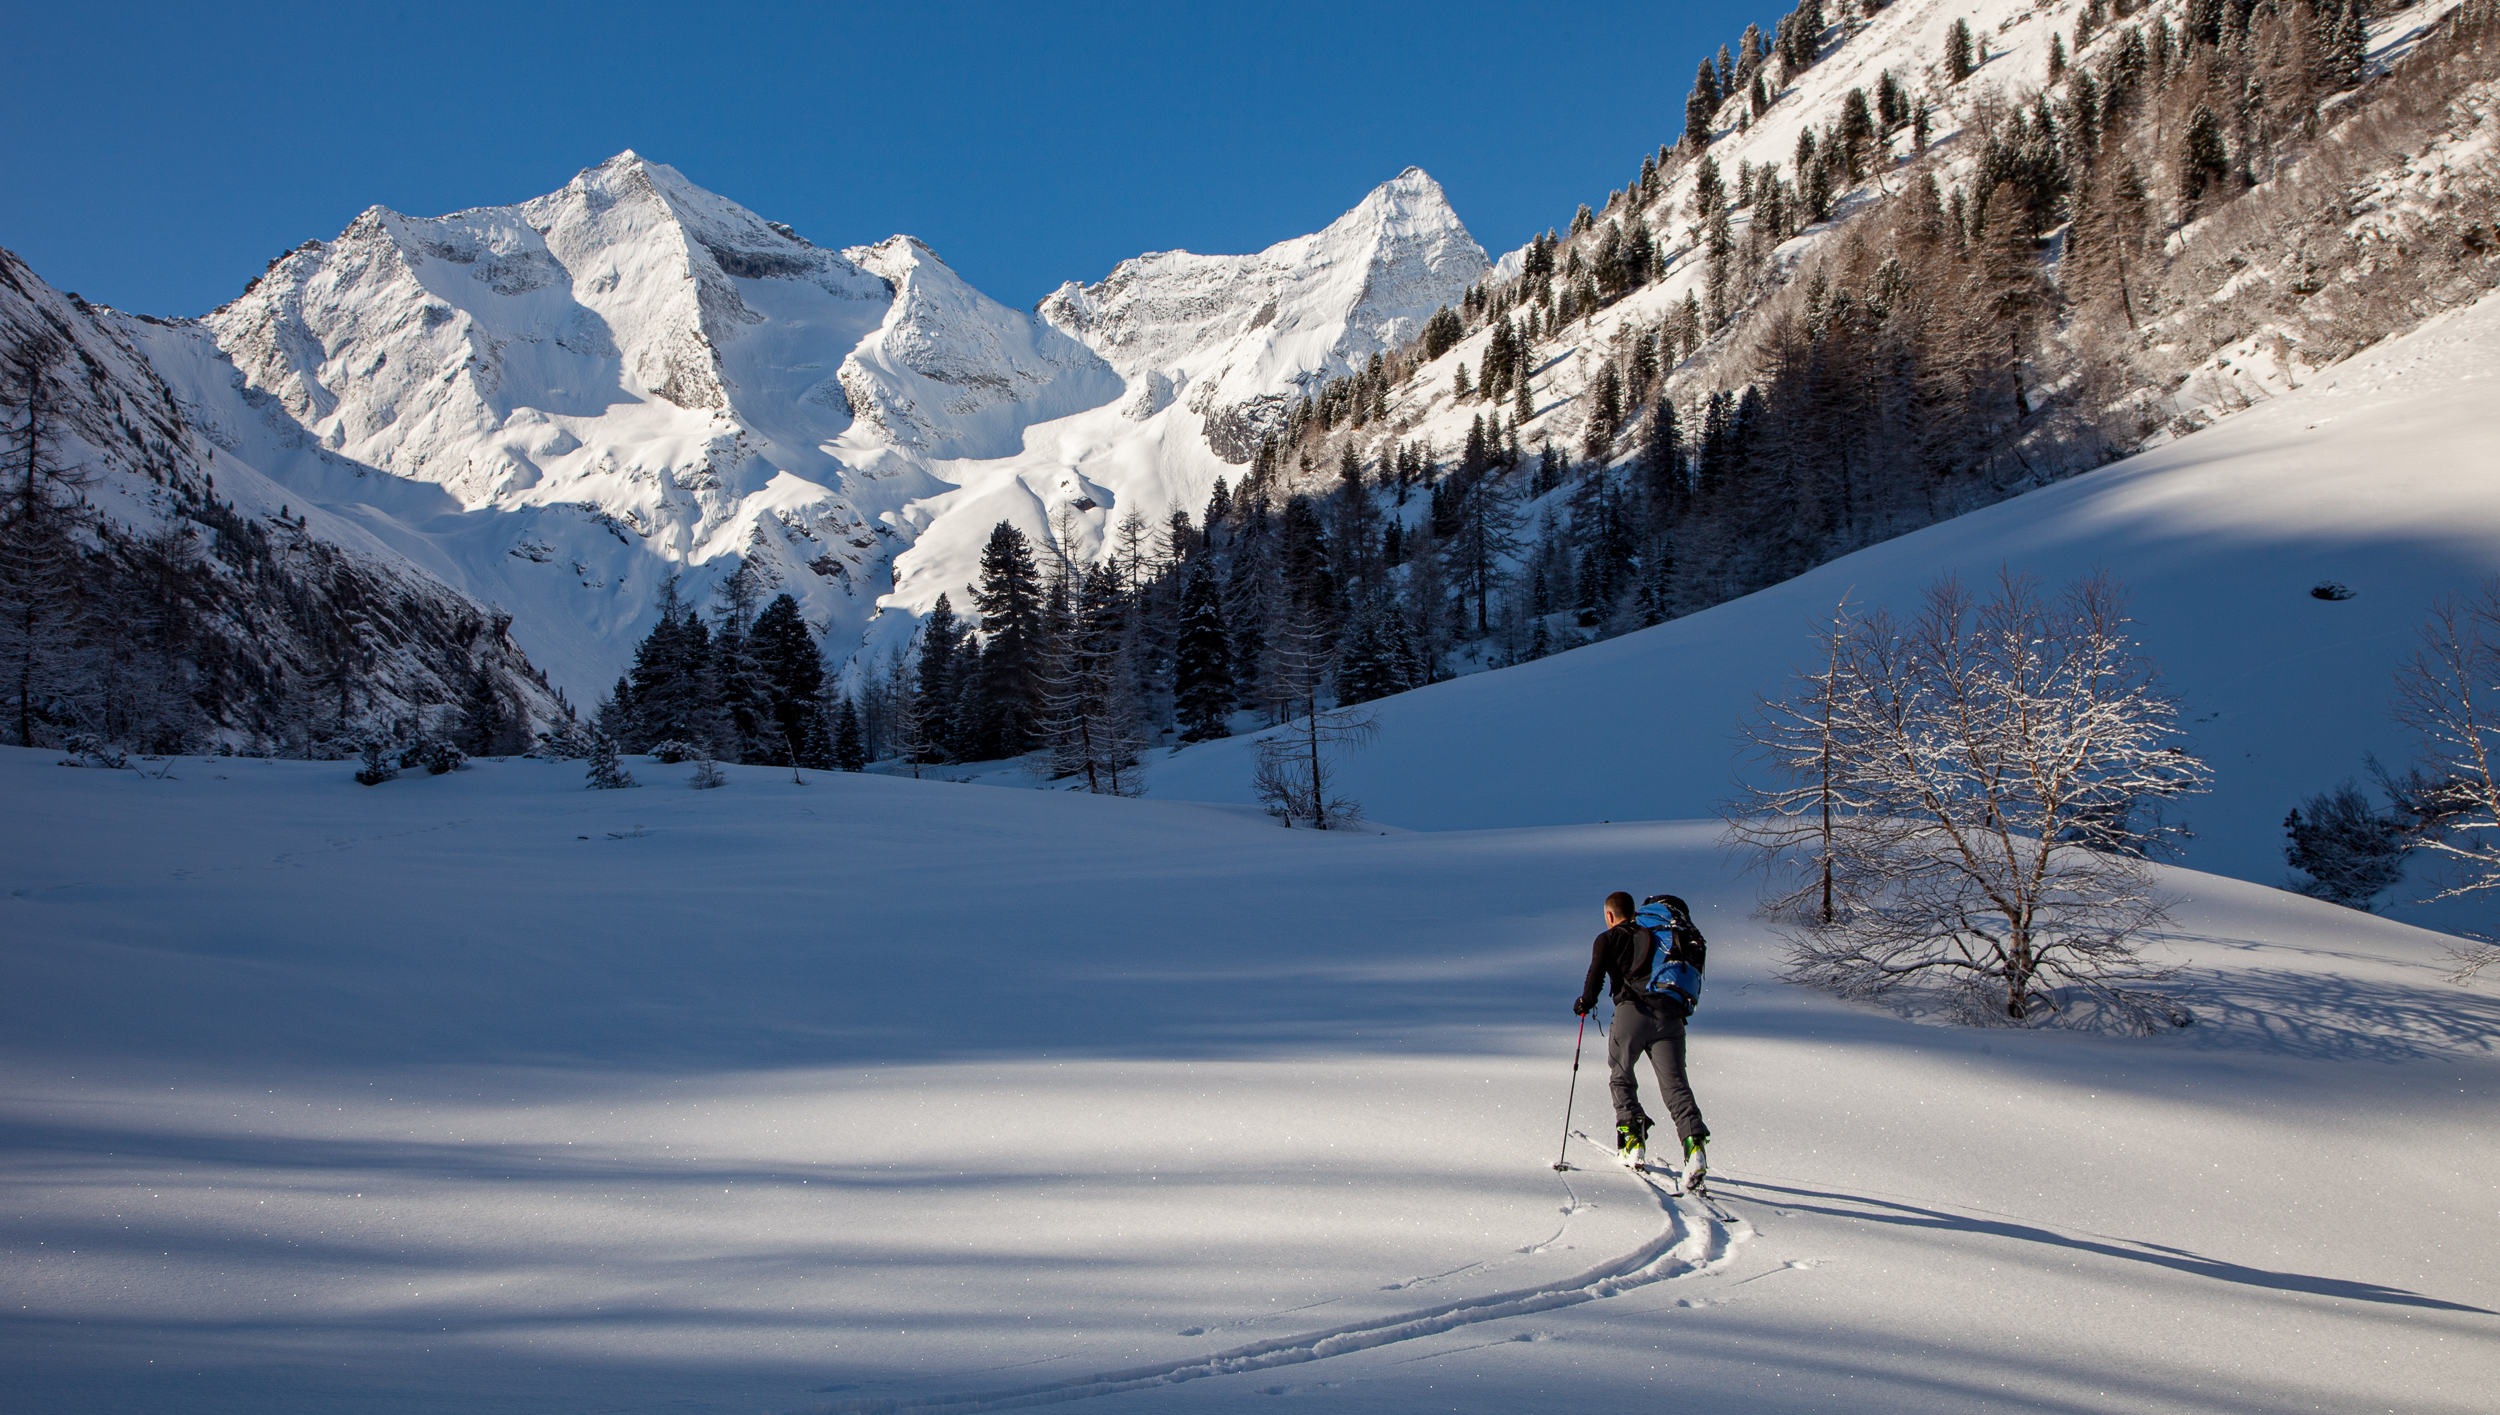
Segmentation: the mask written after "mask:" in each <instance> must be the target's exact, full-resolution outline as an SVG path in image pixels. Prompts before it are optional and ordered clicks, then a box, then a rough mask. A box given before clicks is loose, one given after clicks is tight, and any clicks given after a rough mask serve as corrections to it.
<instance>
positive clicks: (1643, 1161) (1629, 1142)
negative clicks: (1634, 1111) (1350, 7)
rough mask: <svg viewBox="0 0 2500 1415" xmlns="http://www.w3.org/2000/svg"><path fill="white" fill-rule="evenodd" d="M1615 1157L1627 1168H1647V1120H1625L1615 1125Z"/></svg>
mask: <svg viewBox="0 0 2500 1415" xmlns="http://www.w3.org/2000/svg"><path fill="white" fill-rule="evenodd" d="M1615 1158H1616V1159H1617V1160H1619V1161H1621V1162H1622V1163H1623V1165H1624V1167H1625V1168H1627V1169H1637V1170H1646V1169H1648V1168H1649V1122H1648V1121H1646V1120H1627V1121H1624V1122H1622V1123H1620V1124H1618V1125H1616V1126H1615Z"/></svg>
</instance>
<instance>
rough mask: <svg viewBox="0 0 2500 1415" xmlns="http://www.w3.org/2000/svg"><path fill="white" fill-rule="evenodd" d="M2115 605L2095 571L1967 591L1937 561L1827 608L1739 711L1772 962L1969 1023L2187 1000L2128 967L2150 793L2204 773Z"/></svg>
mask: <svg viewBox="0 0 2500 1415" xmlns="http://www.w3.org/2000/svg"><path fill="white" fill-rule="evenodd" d="M2126 624H2127V619H2126V614H2125V601H2124V595H2123V592H2122V591H2121V590H2120V589H2119V587H2118V586H2117V584H2116V583H2115V582H2114V581H2113V580H2111V579H2110V578H2109V577H2108V576H2107V575H2095V576H2091V577H2087V578H2085V579H2082V580H2078V581H2076V582H2075V583H2074V584H2072V585H2070V586H2068V587H2067V589H2066V590H2065V592H2064V593H2063V594H2061V595H2059V596H2058V597H2057V598H2056V599H2054V600H2051V599H2050V598H2048V597H2047V596H2046V595H2045V594H2044V593H2043V592H2042V590H2041V588H2040V586H2039V584H2038V582H2037V581H2035V580H2033V579H2032V578H2030V577H2028V576H2022V575H2016V574H2013V573H2011V572H2008V573H2006V574H2005V575H2004V576H2003V577H2002V578H2001V579H2000V580H1999V582H1998V584H1997V586H1996V590H1995V593H1994V594H1993V596H1992V597H1991V598H1990V599H1989V600H1988V601H1987V602H1986V603H1984V604H1982V603H1980V602H1978V601H1977V600H1976V599H1975V598H1974V597H1973V596H1972V595H1971V593H1970V592H1969V591H1968V590H1967V589H1965V588H1964V587H1963V586H1962V585H1961V584H1960V583H1959V582H1958V581H1956V580H1953V579H1951V578H1947V579H1945V580H1942V581H1939V582H1938V583H1937V584H1936V585H1935V586H1934V587H1932V588H1931V589H1930V590H1929V591H1928V595H1927V600H1926V603H1925V604H1924V605H1923V606H1922V607H1921V609H1920V612H1919V614H1918V616H1917V618H1915V619H1914V620H1912V621H1911V622H1909V623H1908V624H1906V625H1902V624H1896V623H1895V622H1894V621H1893V620H1892V619H1891V617H1890V616H1889V615H1885V614H1881V613H1878V614H1874V615H1870V616H1866V617H1863V618H1852V617H1851V615H1850V614H1849V611H1848V608H1847V606H1846V605H1845V603H1844V604H1843V605H1842V606H1840V607H1838V608H1836V609H1835V611H1834V616H1833V620H1832V623H1831V625H1830V626H1829V627H1828V628H1827V629H1826V630H1825V631H1824V633H1823V635H1822V643H1821V644H1820V645H1819V646H1818V648H1819V652H1818V661H1819V664H1818V667H1817V668H1816V669H1814V670H1813V671H1810V672H1807V673H1805V674H1802V675H1800V688H1799V690H1798V691H1797V692H1795V693H1793V694H1792V695H1791V696H1789V697H1788V698H1787V699H1785V700H1784V701H1766V702H1764V703H1762V704H1761V706H1760V708H1759V710H1758V711H1757V713H1756V715H1755V717H1754V718H1753V719H1752V720H1751V721H1750V722H1749V723H1748V724H1747V728H1746V731H1747V735H1748V737H1749V739H1750V740H1751V742H1752V743H1753V745H1754V747H1755V749H1756V760H1757V762H1758V763H1759V765H1760V767H1761V768H1762V770H1761V772H1760V774H1759V777H1758V779H1757V780H1755V781H1753V782H1749V783H1747V784H1746V785H1745V786H1744V788H1743V789H1742V792H1741V794H1740V795H1739V797H1738V798H1737V799H1736V800H1735V801H1733V802H1731V803H1730V805H1729V808H1728V820H1729V832H1730V839H1731V841H1732V842H1733V843H1735V844H1737V845H1739V846H1742V847H1745V848H1748V849H1750V850H1752V851H1754V852H1756V853H1757V856H1758V859H1759V861H1760V863H1762V864H1764V865H1765V866H1767V867H1768V868H1769V869H1770V871H1771V880H1772V883H1771V885H1770V888H1769V891H1768V898H1767V899H1766V910H1767V912H1770V913H1771V914H1772V915H1773V916H1774V917H1776V918H1779V919H1782V920H1783V921H1784V925H1785V932H1786V934H1787V937H1788V939H1789V942H1790V947H1791V956H1790V961H1789V976H1790V977H1791V978H1792V979H1794V980H1796V981H1799V982H1803V983H1807V984H1809V985H1811V986H1817V987H1823V988H1827V989H1830V990H1832V991H1835V992H1838V993H1841V994H1842V995H1844V996H1857V997H1874V996H1881V995H1884V994H1887V993H1892V992H1894V991H1896V990H1898V989H1903V988H1908V987H1920V988H1927V989H1934V990H1939V991H1942V992H1943V993H1945V994H1946V995H1948V996H1949V997H1950V998H1951V1000H1952V1001H1953V1003H1954V1004H1955V1006H1956V1008H1957V1010H1958V1011H1960V1012H1961V1013H1962V1014H1963V1015H1964V1016H1965V1017H1968V1018H1970V1019H1972V1020H1979V1019H1981V1018H1986V1017H2002V1018H2007V1019H2010V1020H2012V1021H2015V1022H2018V1023H2020V1022H2027V1021H2033V1020H2037V1019H2041V1018H2044V1017H2048V1016H2052V1015H2058V1014H2070V1015H2071V1014H2076V1013H2079V1012H2081V1011H2082V1010H2083V1009H2080V1008H2078V1007H2077V1006H2076V1004H2078V1003H2082V1002H2086V1001H2089V1002H2091V1003H2093V1004H2096V1005H2097V1006H2098V1007H2099V1008H2100V1009H2101V1010H2103V1011H2105V1012H2107V1013H2108V1014H2109V1015H2110V1016H2111V1017H2112V1018H2114V1019H2115V1020H2116V1021H2117V1022H2118V1023H2119V1024H2120V1025H2122V1026H2125V1027H2127V1028H2129V1029H2130V1030H2136V1031H2143V1030H2149V1029H2150V1028H2152V1027H2153V1026H2155V1025H2158V1024H2161V1023H2172V1024H2177V1023H2182V1022H2185V1021H2186V1020H2188V1018H2187V1015H2186V1014H2185V1013H2184V1012H2183V1011H2181V1010H2180V1009H2178V1008H2177V1007H2176V1006H2175V1005H2173V1004H2171V1003H2168V1002H2167V1001H2165V1000H2163V999H2160V998H2158V997H2154V996H2152V995H2149V994H2146V993H2143V992H2141V991H2138V990H2137V986H2136V985H2138V984H2141V983H2145V982H2150V981H2153V980H2155V979H2158V978H2160V977H2161V976H2163V974H2164V970H2162V969H2161V968H2160V967H2158V966H2157V965H2155V964H2154V963H2152V962H2151V961H2150V960H2147V959H2146V958H2144V956H2143V954H2142V943H2143V940H2144V937H2145V935H2146V933H2147V932H2148V931H2149V930H2150V929H2151V928H2152V927H2153V926H2154V925H2156V924H2158V923H2159V922H2161V921H2162V920H2163V919H2164V918H2165V917H2166V905H2167V901H2166V900H2165V899H2163V898H2162V897H2161V896H2160V895H2159V893H2158V892H2157V891H2156V889H2155V888H2154V879H2153V875H2152V870H2151V867H2150V865H2149V864H2148V863H2147V856H2148V855H2149V854H2150V853H2152V852H2153V851H2155V850H2157V849H2158V848H2160V847H2162V846H2163V845H2164V844H2165V843H2166V842H2167V840H2168V839H2169V838H2170V837H2172V836H2174V835H2175V834H2176V833H2177V830H2178V828H2177V826H2176V825H2175V824H2172V823H2170V822H2167V821H2166V820H2165V819H2164V815H2163V807H2164V806H2165V805H2166V804H2167V803H2168V802H2169V801H2171V800H2173V799H2175V798H2177V797H2179V796H2182V795H2185V794H2188V793H2190V792H2195V791H2201V790H2203V789H2204V787H2205V783H2206V780H2207V771H2206V769H2205V766H2204V764H2203V763H2202V762H2200V761H2199V760H2197V759H2196V758H2195V757H2193V756H2191V755H2189V754H2188V752H2187V751H2186V750H2185V748H2184V747H2183V746H2181V745H2180V744H2179V742H2178V741H2177V729H2176V718H2177V709H2176V707H2175V705H2174V704H2173V703H2172V701H2171V700H2170V699H2169V698H2168V697H2167V696H2165V695H2164V694H2163V693H2162V692H2161V691H2160V688H2159V673H2158V670H2157V669H2156V668H2155V667H2154V665H2153V664H2152V663H2151V662H2150V661H2149V660H2147V659H2146V658H2144V657H2143V655H2141V654H2140V653H2138V652H2137V651H2136V648H2135V645H2134V643H2133V641H2132V639H2131V638H2130V637H2129V635H2128V633H2127V630H2126ZM1789 870H1795V871H1797V872H1798V874H1797V875H1796V876H1789V875H1786V874H1785V873H1784V872H1786V871H1789ZM1826 881H1828V886H1827V884H1826ZM1827 889H1828V892H1827ZM1826 899H1828V900H1829V904H1828V907H1827V906H1826V904H1825V902H1824V901H1825V900H1826Z"/></svg>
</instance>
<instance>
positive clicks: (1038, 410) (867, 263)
mask: <svg viewBox="0 0 2500 1415" xmlns="http://www.w3.org/2000/svg"><path fill="white" fill-rule="evenodd" d="M843 255H844V256H845V257H846V258H847V259H849V260H850V261H852V262H855V263H856V264H857V265H858V266H859V267H860V268H861V269H864V270H866V271H868V272H870V273H872V274H874V275H875V276H877V277H878V278H880V279H882V280H884V281H885V282H886V284H887V285H888V286H889V287H890V288H891V289H892V290H893V292H894V297H893V303H892V304H891V306H889V308H888V309H887V312H886V318H885V322H884V324H883V325H882V326H880V327H879V328H878V330H877V331H876V332H875V333H874V334H871V335H870V336H868V338H866V339H865V340H862V341H861V342H860V344H859V346H858V348H856V349H854V350H853V351H852V352H851V354H850V355H849V356H848V357H847V358H845V359H844V360H843V361H842V373H841V379H842V388H843V391H844V393H845V394H846V395H847V396H848V397H849V399H850V403H851V407H852V409H853V411H854V412H855V413H856V414H857V415H858V417H859V419H860V422H861V424H862V426H861V427H860V428H858V429H856V430H855V432H854V434H853V435H852V436H851V437H850V438H847V439H845V442H846V447H855V448H857V449H858V450H859V452H860V453H862V454H864V456H863V460H864V461H865V460H868V459H870V458H873V453H874V447H873V444H875V443H884V444H888V445H891V446H894V447H899V448H905V449H909V450H911V451H914V452H923V453H927V454H930V455H933V456H939V457H947V458H992V457H1004V456H1008V455H1010V454H1012V453H1014V452H1015V451H1016V450H1017V448H1018V447H1019V446H1020V445H1021V434H1022V432H1023V430H1024V429H1025V428H1026V427H1028V426H1030V425H1031V424H1032V423H1034V422H1035V421H1037V420H1040V419H1043V418H1052V417H1060V416H1064V415H1066V414H1069V413H1075V412H1081V411H1083V410H1084V409H1087V408H1092V407H1097V406H1100V405H1101V404H1103V403H1107V402H1109V401H1111V400H1112V399H1113V398H1116V397H1118V396H1119V394H1120V389H1121V382H1120V378H1119V375H1117V374H1116V373H1114V372H1112V370H1111V368H1110V366H1109V365H1107V364H1105V363H1104V362H1103V361H1102V360H1101V359H1100V358H1098V357H1096V356H1095V354H1094V352H1093V351H1092V350H1090V349H1088V348H1086V347H1085V346H1084V345H1083V344H1080V343H1078V342H1077V341H1076V340H1074V339H1072V338H1070V337H1068V336H1067V335H1066V334H1064V333H1062V332H1061V331H1059V330H1057V329H1054V328H1052V327H1050V326H1049V325H1047V324H1044V323H1042V322H1041V321H1039V320H1037V319H1035V318H1034V317H1033V316H1031V315H1028V314H1026V313H1024V312H1023V311H1021V310H1014V309H1010V308H1008V307H1007V306H1005V305H1002V304H1000V303H999V302H998V301H996V300H993V299H991V298H990V297H989V296H987V295H984V294H982V293H981V292H980V291H979V290H976V289H974V288H973V287H972V286H971V285H970V284H969V283H968V282H966V281H965V280H964V278H963V277H962V276H960V275H957V274H956V273H955V271H954V269H953V268H952V267H951V266H949V265H947V263H946V262H945V261H943V260H941V259H939V258H938V254H937V252H935V251H933V250H931V249H929V247H928V246H927V245H926V244H925V243H923V242H922V241H920V240H919V239H918V238H916V237H912V236H902V235H897V236H889V237H887V238H886V239H885V240H883V241H880V242H878V243H877V244H876V245H873V246H855V247H852V248H851V249H849V250H847V251H844V252H843Z"/></svg>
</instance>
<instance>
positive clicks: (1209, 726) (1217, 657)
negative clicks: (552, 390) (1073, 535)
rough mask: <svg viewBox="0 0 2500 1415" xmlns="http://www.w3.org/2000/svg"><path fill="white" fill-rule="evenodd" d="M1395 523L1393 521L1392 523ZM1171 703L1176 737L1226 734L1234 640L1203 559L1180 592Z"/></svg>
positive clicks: (1196, 738) (1203, 738)
mask: <svg viewBox="0 0 2500 1415" xmlns="http://www.w3.org/2000/svg"><path fill="white" fill-rule="evenodd" d="M1396 524H1397V523H1396V522H1394V521H1393V522H1391V523H1390V525H1391V526H1392V527H1394V526H1395V525H1396ZM1172 698H1173V707H1174V709H1175V710H1176V711H1177V712H1178V714H1179V716H1180V728H1181V732H1180V739H1181V740H1182V741H1184V742H1203V741H1207V740H1209V739H1211V738H1216V737H1229V736H1231V735H1232V728H1231V727H1230V726H1229V725H1228V723H1227V719H1228V718H1230V717H1231V716H1232V712H1233V670H1232V641H1231V636H1230V635H1228V634H1227V633H1226V632H1225V625H1224V603H1223V597H1222V595H1221V594H1220V593H1219V591H1218V589H1217V587H1216V580H1215V569H1214V567H1213V566H1211V565H1209V564H1207V563H1206V562H1205V561H1203V560H1202V561H1199V562H1198V563H1196V564H1193V565H1191V566H1190V567H1189V580H1188V584H1187V585H1186V587H1185V588H1183V590H1182V591H1181V631H1180V642H1179V645H1178V646H1177V648H1176V649H1175V650H1174V653H1173V662H1172Z"/></svg>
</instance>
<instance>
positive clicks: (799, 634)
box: [747, 594, 825, 770]
mask: <svg viewBox="0 0 2500 1415" xmlns="http://www.w3.org/2000/svg"><path fill="white" fill-rule="evenodd" d="M747 639H748V645H749V654H750V657H751V658H752V660H753V661H754V663H755V665H756V671H757V677H758V679H759V682H760V687H761V693H762V697H763V710H762V711H761V712H760V713H758V714H757V716H758V718H759V720H760V724H761V731H762V732H763V734H764V737H765V746H766V748H767V751H766V753H765V760H767V761H777V760H779V758H780V757H781V755H782V752H783V751H784V750H786V748H785V746H784V744H803V743H804V742H805V741H806V739H807V737H808V734H809V733H810V731H812V730H814V731H821V728H817V727H814V726H813V724H815V723H817V721H818V720H819V719H820V718H821V717H822V716H823V712H824V701H823V699H824V687H825V668H824V658H823V656H822V655H821V654H820V653H819V652H818V651H817V648H816V639H815V636H814V635H813V634H811V633H809V632H808V628H807V621H806V620H805V619H803V618H801V617H800V616H799V602H798V601H797V600H795V599H793V598H791V597H790V596H789V595H786V594H783V595H775V596H774V597H773V602H772V603H771V604H769V605H766V606H765V607H764V612H763V613H762V614H759V615H757V616H756V619H755V628H754V630H753V632H751V633H750V634H749V635H748V636H747ZM801 765H803V766H808V765H812V766H817V767H818V769H819V770H822V769H824V767H823V765H822V764H820V763H814V762H802V763H801Z"/></svg>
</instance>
